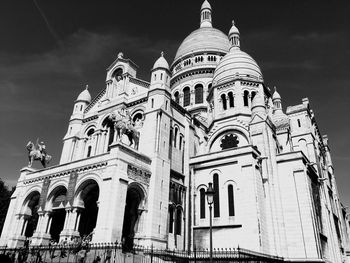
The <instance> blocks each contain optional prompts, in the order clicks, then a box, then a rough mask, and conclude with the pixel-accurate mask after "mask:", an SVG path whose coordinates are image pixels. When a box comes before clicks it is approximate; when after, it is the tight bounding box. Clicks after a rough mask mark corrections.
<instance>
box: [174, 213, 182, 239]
mask: <svg viewBox="0 0 350 263" xmlns="http://www.w3.org/2000/svg"><path fill="white" fill-rule="evenodd" d="M181 221H182V211H181V208H180V207H179V208H177V210H176V229H175V230H176V231H175V232H176V235H181Z"/></svg>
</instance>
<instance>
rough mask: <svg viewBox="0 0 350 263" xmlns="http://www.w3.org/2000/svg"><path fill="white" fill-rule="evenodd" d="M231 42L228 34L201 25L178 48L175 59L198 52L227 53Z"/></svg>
mask: <svg viewBox="0 0 350 263" xmlns="http://www.w3.org/2000/svg"><path fill="white" fill-rule="evenodd" d="M229 49H230V42H229V40H228V37H227V35H225V34H224V33H223V32H221V31H220V30H218V29H216V28H213V27H201V28H199V29H197V30H195V31H193V32H192V33H191V34H190V35H188V36H187V37H186V38H185V40H184V41H182V43H181V45H180V47H179V48H178V50H177V52H176V55H175V59H174V61H176V60H178V59H179V58H181V57H184V56H186V55H188V54H191V53H196V52H203V51H204V52H205V51H213V52H221V53H227V52H228V51H229Z"/></svg>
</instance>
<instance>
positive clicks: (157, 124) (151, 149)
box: [139, 52, 172, 247]
mask: <svg viewBox="0 0 350 263" xmlns="http://www.w3.org/2000/svg"><path fill="white" fill-rule="evenodd" d="M170 101H171V95H170V71H169V65H168V62H167V61H166V60H165V58H164V56H163V52H162V53H161V56H160V57H159V58H158V60H157V61H156V62H155V63H154V66H153V68H152V70H151V85H150V87H149V91H148V101H147V104H146V110H145V113H144V116H145V121H144V126H143V130H142V133H141V135H140V136H141V137H140V141H142V142H143V144H142V145H140V148H139V150H140V152H141V153H143V154H145V155H147V156H149V157H150V158H151V159H152V163H151V174H152V175H151V179H150V185H149V196H148V213H147V217H146V225H147V226H150V227H148V228H147V229H146V230H145V243H144V245H151V244H156V243H158V246H160V247H165V246H166V243H167V238H166V234H167V228H166V226H167V215H168V200H169V180H170V159H169V139H170V125H171V119H172V116H171V114H172V113H171V109H170Z"/></svg>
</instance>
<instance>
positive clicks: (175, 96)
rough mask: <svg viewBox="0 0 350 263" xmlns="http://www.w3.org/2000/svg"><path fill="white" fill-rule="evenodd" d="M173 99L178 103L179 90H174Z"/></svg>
mask: <svg viewBox="0 0 350 263" xmlns="http://www.w3.org/2000/svg"><path fill="white" fill-rule="evenodd" d="M174 101H175V102H176V103H177V104H179V103H180V92H179V91H178V90H177V91H175V92H174Z"/></svg>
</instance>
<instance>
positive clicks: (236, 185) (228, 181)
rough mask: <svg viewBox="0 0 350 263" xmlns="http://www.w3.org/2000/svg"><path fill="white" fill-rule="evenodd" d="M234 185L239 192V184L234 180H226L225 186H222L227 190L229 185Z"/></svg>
mask: <svg viewBox="0 0 350 263" xmlns="http://www.w3.org/2000/svg"><path fill="white" fill-rule="evenodd" d="M230 184H231V185H233V186H234V187H235V188H236V189H237V190H238V189H239V188H238V184H237V182H236V181H235V180H232V179H229V180H226V181H225V182H224V183H223V185H222V187H223V188H226V187H227V186H228V185H230Z"/></svg>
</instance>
